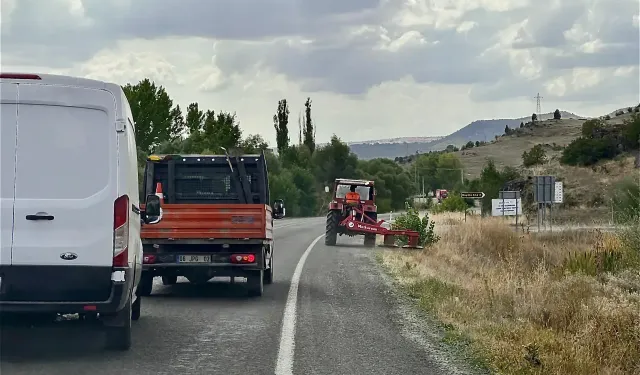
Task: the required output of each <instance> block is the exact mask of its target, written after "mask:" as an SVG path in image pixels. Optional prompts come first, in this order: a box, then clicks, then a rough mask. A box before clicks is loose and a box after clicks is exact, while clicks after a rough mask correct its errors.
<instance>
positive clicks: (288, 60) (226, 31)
mask: <svg viewBox="0 0 640 375" xmlns="http://www.w3.org/2000/svg"><path fill="white" fill-rule="evenodd" d="M1 13H2V24H1V27H2V34H1V42H2V44H1V46H0V47H1V59H2V69H3V70H4V71H10V70H13V71H39V72H49V73H62V74H72V75H80V76H85V77H90V78H97V79H103V80H108V81H113V82H116V83H120V84H124V83H127V82H137V81H139V80H140V79H142V78H145V77H149V78H151V79H153V80H155V81H156V82H157V83H159V84H161V85H163V86H165V87H166V88H167V90H168V92H169V94H170V95H171V96H172V97H173V98H174V100H175V101H176V102H177V103H179V104H181V105H182V106H186V105H187V104H188V103H190V102H193V101H197V102H199V103H200V104H201V106H203V107H207V108H210V109H214V110H225V111H236V112H237V114H238V117H239V120H240V122H241V125H242V127H243V129H244V131H245V133H247V134H248V133H260V134H262V135H263V136H264V137H265V138H266V139H267V140H269V141H272V142H273V141H274V139H275V135H274V130H273V125H272V120H271V118H272V116H273V113H274V112H275V109H276V106H277V101H278V100H279V99H282V98H286V99H288V100H289V102H290V106H291V112H292V115H291V117H292V120H293V121H292V122H293V123H296V122H297V115H298V112H299V111H300V110H301V109H302V108H303V103H304V100H305V99H306V97H307V96H310V97H311V98H312V100H313V111H314V118H315V121H316V123H317V125H318V130H317V137H318V141H319V142H322V141H326V140H327V139H328V138H329V137H330V136H331V134H333V133H336V134H337V135H338V136H339V137H341V138H342V139H343V140H347V141H355V140H364V139H372V138H373V139H375V138H387V137H399V136H429V135H446V134H449V133H451V132H453V131H455V130H456V129H458V128H460V127H462V126H464V125H466V124H467V123H469V122H471V121H473V120H476V119H485V118H509V117H521V116H526V115H529V114H531V113H532V112H533V111H534V110H535V99H533V97H534V96H535V95H536V93H537V92H540V94H541V95H542V96H543V97H544V99H543V101H542V107H543V111H545V112H546V111H552V110H554V109H555V108H560V109H562V110H568V111H571V112H574V113H577V114H580V115H583V116H596V115H601V114H605V113H609V112H611V111H613V110H614V109H617V108H619V107H626V106H629V105H633V104H637V103H638V101H639V93H638V91H639V72H638V64H639V47H638V44H639V41H638V39H639V34H638V13H639V9H638V1H637V0H180V1H178V0H2V9H1ZM347 127H350V128H351V130H350V129H348V128H347ZM293 133H294V134H295V133H297V129H293Z"/></svg>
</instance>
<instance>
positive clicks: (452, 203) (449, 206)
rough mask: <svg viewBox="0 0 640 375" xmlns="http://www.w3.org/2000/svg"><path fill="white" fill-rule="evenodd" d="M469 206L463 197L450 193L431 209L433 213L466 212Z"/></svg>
mask: <svg viewBox="0 0 640 375" xmlns="http://www.w3.org/2000/svg"><path fill="white" fill-rule="evenodd" d="M467 208H469V205H468V204H467V202H466V201H465V200H464V199H463V198H461V197H460V196H459V195H450V196H449V197H448V198H446V199H444V200H443V201H442V203H440V204H438V205H435V206H434V207H433V209H432V210H431V211H432V212H433V213H442V212H464V211H465V210H466V209H467Z"/></svg>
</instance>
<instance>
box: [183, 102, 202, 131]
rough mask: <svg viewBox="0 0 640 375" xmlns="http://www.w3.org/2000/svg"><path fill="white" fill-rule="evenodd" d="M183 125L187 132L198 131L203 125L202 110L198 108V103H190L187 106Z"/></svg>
mask: <svg viewBox="0 0 640 375" xmlns="http://www.w3.org/2000/svg"><path fill="white" fill-rule="evenodd" d="M185 125H186V128H187V130H188V131H189V134H194V133H198V132H200V131H201V130H202V127H203V126H204V112H202V111H201V110H200V109H199V108H198V103H191V104H189V106H188V107H187V116H186V117H185Z"/></svg>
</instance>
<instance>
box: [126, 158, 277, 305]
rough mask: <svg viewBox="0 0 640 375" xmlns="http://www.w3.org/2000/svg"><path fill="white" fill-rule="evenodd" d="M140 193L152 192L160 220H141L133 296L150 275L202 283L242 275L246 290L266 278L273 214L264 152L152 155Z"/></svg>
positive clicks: (256, 291)
mask: <svg viewBox="0 0 640 375" xmlns="http://www.w3.org/2000/svg"><path fill="white" fill-rule="evenodd" d="M143 190H144V193H145V194H144V196H147V195H149V194H156V195H159V196H160V198H161V211H162V214H161V220H158V222H151V223H146V224H143V225H142V229H141V236H140V237H141V239H142V246H143V252H144V254H143V271H142V277H141V281H140V286H139V287H138V293H139V294H140V295H143V296H144V295H150V294H151V292H152V288H153V279H154V277H158V276H159V277H162V282H163V284H164V285H172V284H175V283H176V281H177V278H178V276H183V277H186V278H187V280H189V282H191V283H206V282H207V281H209V280H210V279H212V278H213V277H216V276H224V277H231V280H232V281H233V280H234V278H235V277H246V278H247V289H248V293H249V295H251V296H261V295H262V293H263V288H264V284H271V283H272V282H273V251H274V248H273V218H272V209H271V206H270V204H269V202H270V200H269V199H270V197H269V178H268V175H267V163H266V160H265V156H264V153H262V154H260V155H242V156H235V157H229V156H228V155H152V156H150V157H149V158H148V160H147V163H146V166H145V174H144V187H143Z"/></svg>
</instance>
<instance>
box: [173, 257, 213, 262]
mask: <svg viewBox="0 0 640 375" xmlns="http://www.w3.org/2000/svg"><path fill="white" fill-rule="evenodd" d="M178 263H211V255H178Z"/></svg>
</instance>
